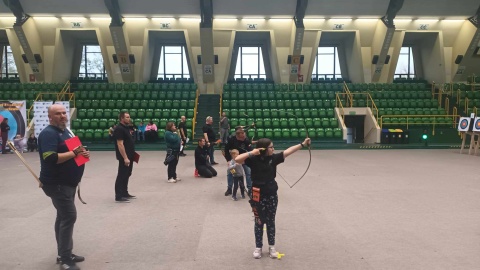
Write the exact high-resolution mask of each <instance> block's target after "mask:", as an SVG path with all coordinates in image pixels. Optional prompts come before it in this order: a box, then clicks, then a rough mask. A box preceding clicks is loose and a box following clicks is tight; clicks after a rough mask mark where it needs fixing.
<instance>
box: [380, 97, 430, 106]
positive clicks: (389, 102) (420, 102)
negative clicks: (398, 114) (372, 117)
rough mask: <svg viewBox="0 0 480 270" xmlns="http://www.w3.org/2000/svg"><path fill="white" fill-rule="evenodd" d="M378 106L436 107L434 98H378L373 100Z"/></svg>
mask: <svg viewBox="0 0 480 270" xmlns="http://www.w3.org/2000/svg"><path fill="white" fill-rule="evenodd" d="M375 105H376V106H377V107H378V108H386V107H390V108H437V107H438V100H436V99H417V100H415V99H378V100H375Z"/></svg>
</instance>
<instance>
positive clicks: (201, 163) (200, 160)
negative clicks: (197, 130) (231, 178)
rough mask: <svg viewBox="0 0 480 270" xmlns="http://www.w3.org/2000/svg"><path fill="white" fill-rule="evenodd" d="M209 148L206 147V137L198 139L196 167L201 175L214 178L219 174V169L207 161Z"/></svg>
mask: <svg viewBox="0 0 480 270" xmlns="http://www.w3.org/2000/svg"><path fill="white" fill-rule="evenodd" d="M207 155H208V150H207V149H206V148H205V139H204V138H200V139H198V146H197V148H196V149H195V168H196V169H197V171H198V174H199V175H200V176H203V177H206V178H212V176H217V171H216V170H215V169H214V168H213V167H212V166H211V165H210V163H208V162H207Z"/></svg>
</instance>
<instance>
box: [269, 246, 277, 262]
mask: <svg viewBox="0 0 480 270" xmlns="http://www.w3.org/2000/svg"><path fill="white" fill-rule="evenodd" d="M268 253H270V258H272V259H276V258H278V252H277V251H276V250H275V247H269V248H268Z"/></svg>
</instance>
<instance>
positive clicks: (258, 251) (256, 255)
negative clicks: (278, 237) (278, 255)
mask: <svg viewBox="0 0 480 270" xmlns="http://www.w3.org/2000/svg"><path fill="white" fill-rule="evenodd" d="M261 257H262V248H255V250H254V251H253V258H255V259H260V258H261Z"/></svg>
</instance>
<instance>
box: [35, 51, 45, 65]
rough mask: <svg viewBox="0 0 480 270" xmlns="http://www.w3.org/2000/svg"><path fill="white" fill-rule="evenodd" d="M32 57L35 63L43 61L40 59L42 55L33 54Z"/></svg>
mask: <svg viewBox="0 0 480 270" xmlns="http://www.w3.org/2000/svg"><path fill="white" fill-rule="evenodd" d="M33 57H35V62H37V64H41V63H42V62H43V61H42V56H40V54H37V53H36V54H34V55H33Z"/></svg>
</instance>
